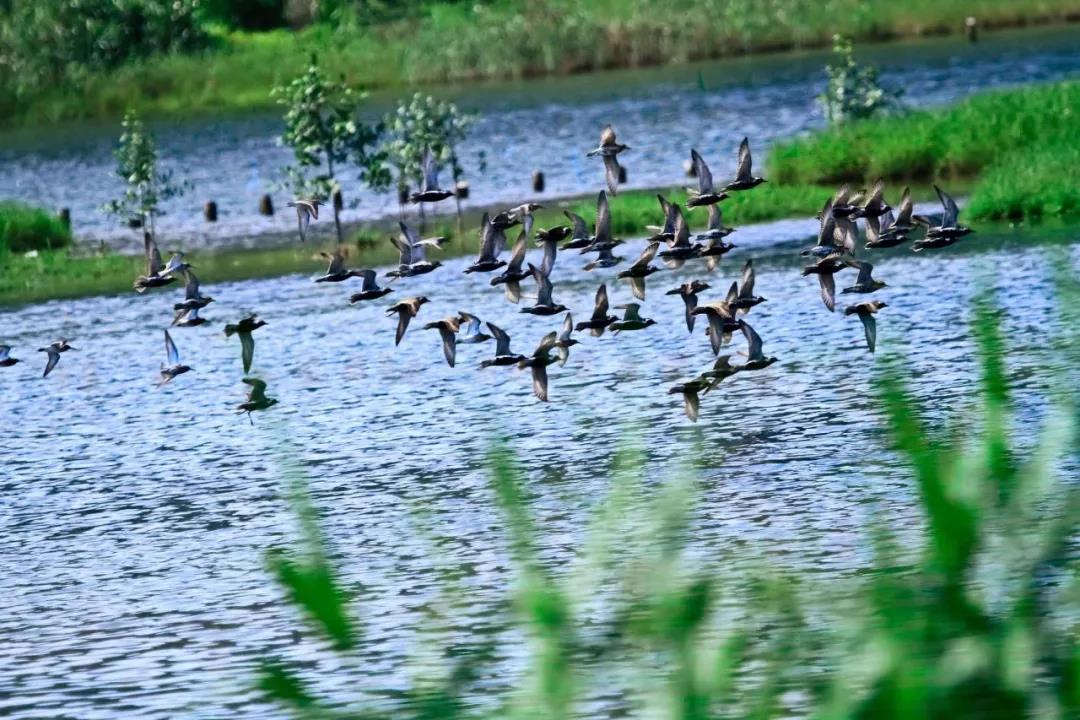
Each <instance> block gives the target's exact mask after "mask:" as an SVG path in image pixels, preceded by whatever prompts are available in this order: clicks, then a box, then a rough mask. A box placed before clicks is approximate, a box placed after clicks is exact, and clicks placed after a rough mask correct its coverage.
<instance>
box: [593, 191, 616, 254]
mask: <svg viewBox="0 0 1080 720" xmlns="http://www.w3.org/2000/svg"><path fill="white" fill-rule="evenodd" d="M612 194H614V193H612ZM596 242H597V244H601V243H610V242H611V209H610V208H609V207H608V199H607V193H605V192H604V191H603V190H601V191H600V194H599V195H598V196H597V197H596Z"/></svg>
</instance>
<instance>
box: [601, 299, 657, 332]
mask: <svg viewBox="0 0 1080 720" xmlns="http://www.w3.org/2000/svg"><path fill="white" fill-rule="evenodd" d="M615 308H616V309H618V310H622V311H623V316H622V319H621V320H616V321H615V322H613V323H611V326H610V327H611V330H612V332H614V333H618V332H620V331H623V330H627V331H629V330H644V329H645V328H647V327H649V326H650V325H655V324H656V321H655V320H653V319H652V318H643V317H641V313H640V312H639V310H640V309H641V305H639V304H637V303H626V304H625V305H616V306H615Z"/></svg>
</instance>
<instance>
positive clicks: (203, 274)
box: [0, 184, 929, 305]
mask: <svg viewBox="0 0 1080 720" xmlns="http://www.w3.org/2000/svg"><path fill="white" fill-rule="evenodd" d="M661 192H665V193H666V195H667V196H668V197H669V198H671V199H672V200H674V201H676V202H685V200H686V193H685V191H684V190H682V189H669V190H666V191H661ZM831 192H832V189H830V188H828V187H825V186H814V185H805V186H787V187H779V186H774V185H768V184H767V185H764V186H762V187H760V188H757V189H756V190H755V191H754V192H752V193H741V194H739V195H738V196H737V197H734V198H732V199H731V200H728V201H726V202H725V203H724V221H725V223H727V224H728V225H739V224H746V223H752V222H762V221H766V220H777V219H782V218H789V217H808V216H810V215H813V214H814V212H816V208H820V206H821V203H822V200H823V198H825V197H828V195H829V194H830V193H831ZM928 193H929V191H928V190H927V189H926V188H920V189H919V191H918V193H917V195H918V196H919V197H923V198H925V197H929V194H928ZM611 208H612V228H613V230H614V232H615V233H616V234H617V235H621V236H632V235H643V234H645V232H646V230H645V226H646V225H650V224H660V223H661V222H662V220H663V218H662V216H661V215H660V209H659V203H658V202H657V200H656V191H652V190H650V191H636V192H625V193H623V194H620V195H619V196H617V197H615V198H613V199H612V202H611ZM563 209H570V210H572V211H574V212H577V213H579V214H580V215H581V216H582V217H584V218H585V219H586V220H587V221H588V222H589V223H590V224H591V223H592V221H593V219H594V216H595V214H596V200H595V198H593V197H589V198H582V199H578V200H568V201H563V202H559V203H552V204H551V206H550V207H548V208H546V209H544V210H542V211H540V212H539V213H537V217H536V224H537V226H538V227H551V226H553V225H565V224H566V223H567V220H566V218H565V217H564V216H563V214H562V211H563ZM688 217H689V219H690V223H691V226H692V227H693V228H695V229H698V228H700V229H704V226H705V222H706V218H705V213H704V211H703V210H695V211H693V212H692V213H690V214H689V216H688ZM410 222H413V221H412V220H410ZM464 225H465V228H466V230H465V234H464V235H463V236H460V235H458V233H457V228H456V220H455V218H454V216H445V215H443V216H438V217H437V218H436V219H435V221H434V222H430V223H429V227H428V231H429V233H430V234H436V233H437V234H441V235H446V236H447V237H449V238H450V239H451V240H450V243H449V244H448V245H447V246H446V248H445V250H444V254H445V255H447V256H454V255H463V254H469V253H474V252H476V249H477V233H476V232H475V231H474V230H473V229H474V228H476V227H478V225H479V211H472V212H470V213H468V214H467V215H466V216H465V223H464ZM392 226H396V222H382V223H379V224H377V225H373V226H365V227H362V228H360V229H359V230H358V231H357V232H356V233H355V236H354V239H355V240H356V241H357V242H356V244H355V246H353V245H350V258H349V261H350V263H351V264H353V265H356V266H376V265H390V264H392V263H394V262H396V261H397V254H396V252H395V251H394V249H393V247H392V246H391V245H390V243H389V242H387V241H386V238H387V235H388V234H389V232H390V231H391V230H390V228H391V227H392ZM513 239H514V237H513V236H511V238H510V240H511V242H512V241H513ZM732 239H733V240H735V241H736V242H737V240H738V238H737V237H733V238H732ZM329 242H330V241H329V239H327V240H326V241H322V240H316V241H315V242H314V243H313V244H309V245H308V246H300V245H299V244H298V243H293V244H289V245H287V246H283V247H282V246H279V247H263V248H244V249H234V250H226V251H219V252H200V253H196V254H195V255H193V256H191V257H193V258H194V262H196V264H197V265H198V268H199V277H200V279H201V280H202V281H203V283H205V284H212V283H214V282H226V281H232V280H246V279H250V278H258V277H276V276H281V275H287V274H290V273H296V272H299V273H312V274H314V273H316V272H318V271H320V270H321V269H322V268H323V267H324V265H325V263H324V261H323V260H322V259H321V258H319V257H318V256H317V251H318V250H319V248H320V247H321V246H324V245H326V244H328V243H329ZM143 272H145V267H144V260H143V259H142V257H134V256H128V255H118V254H111V253H110V254H86V252H85V251H77V250H76V251H71V252H68V251H51V252H50V251H40V252H38V253H37V254H36V255H35V256H32V257H27V256H25V255H22V254H16V253H8V254H6V255H5V256H4V259H3V260H2V261H0V305H12V304H19V303H26V302H39V301H43V300H54V299H60V298H75V297H87V296H91V295H102V294H111V293H120V292H127V291H129V290H130V289H131V283H132V281H133V280H134V279H135V278H136V277H137V276H138V275H140V274H142V273H143Z"/></svg>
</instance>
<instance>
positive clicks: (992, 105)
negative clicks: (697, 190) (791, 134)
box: [768, 81, 1080, 220]
mask: <svg viewBox="0 0 1080 720" xmlns="http://www.w3.org/2000/svg"><path fill="white" fill-rule="evenodd" d="M768 170H769V172H768V177H770V179H772V180H773V181H775V182H779V183H794V184H803V183H824V184H835V183H840V182H850V181H854V182H859V181H863V180H869V179H871V178H877V177H884V178H886V179H887V180H889V181H892V182H903V181H911V180H914V181H921V182H926V181H929V180H931V179H936V180H938V181H940V182H946V181H949V180H950V179H952V180H955V179H958V178H959V179H963V180H972V179H977V181H976V182H975V184H974V186H973V188H972V193H971V203H970V207H969V208H968V215H967V218H968V219H971V220H1039V219H1042V218H1047V217H1057V218H1062V219H1070V218H1077V217H1080V82H1076V81H1069V82H1061V83H1055V84H1051V85H1042V86H1034V87H1023V88H1017V89H1013V90H1006V91H997V92H987V93H982V94H979V95H974V96H972V97H970V98H968V99H966V100H964V101H962V102H959V103H957V104H955V105H952V106H950V107H946V108H942V109H939V110H933V111H918V112H911V113H907V114H903V115H899V116H894V117H885V118H880V119H875V120H870V121H866V122H859V123H851V124H848V125H840V126H835V127H830V128H827V129H825V130H821V131H819V132H815V133H812V134H810V135H808V136H806V137H804V138H798V139H795V140H791V141H789V142H785V143H780V144H778V145H776V146H774V147H773V149H772V152H771V153H770V155H769V162H768Z"/></svg>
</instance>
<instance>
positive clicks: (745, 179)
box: [723, 138, 765, 191]
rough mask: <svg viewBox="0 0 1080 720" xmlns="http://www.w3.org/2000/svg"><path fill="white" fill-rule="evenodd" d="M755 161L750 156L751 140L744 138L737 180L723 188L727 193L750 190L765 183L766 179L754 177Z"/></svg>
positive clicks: (741, 144) (740, 149)
mask: <svg viewBox="0 0 1080 720" xmlns="http://www.w3.org/2000/svg"><path fill="white" fill-rule="evenodd" d="M752 165H753V159H752V158H751V156H750V140H749V139H748V138H743V139H742V142H741V143H739V164H738V167H737V168H736V169H735V179H734V180H732V181H731V182H729V183H728V184H727V185H725V186H724V187H723V189H724V190H725V191H727V190H731V191H737V190H749V189H751V188H755V187H757V186H758V185H760V184H761V183H763V182H765V178H762V177H754V173H753V169H752Z"/></svg>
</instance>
